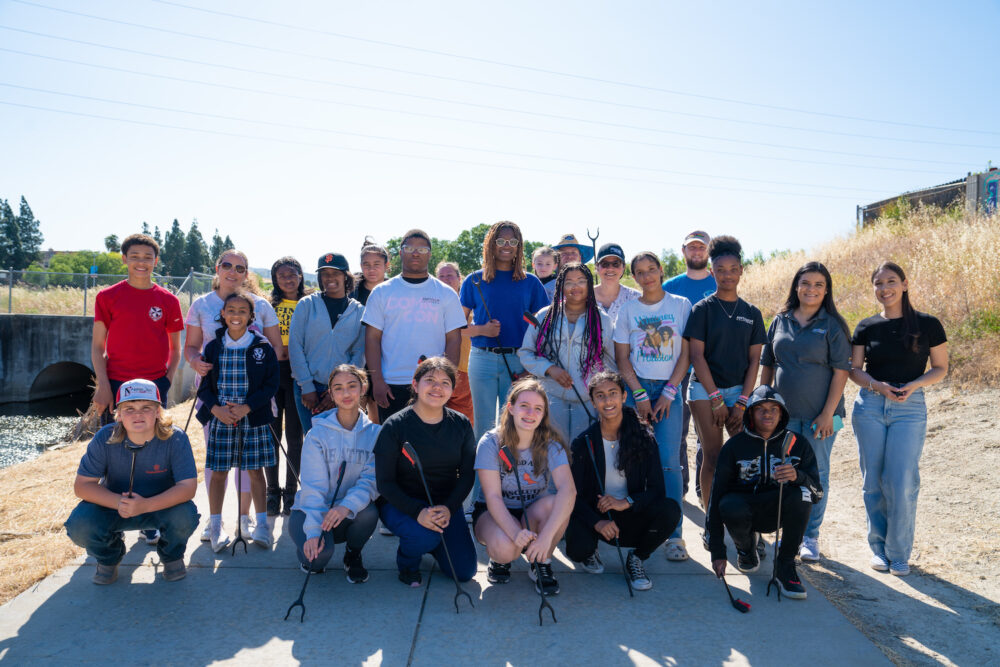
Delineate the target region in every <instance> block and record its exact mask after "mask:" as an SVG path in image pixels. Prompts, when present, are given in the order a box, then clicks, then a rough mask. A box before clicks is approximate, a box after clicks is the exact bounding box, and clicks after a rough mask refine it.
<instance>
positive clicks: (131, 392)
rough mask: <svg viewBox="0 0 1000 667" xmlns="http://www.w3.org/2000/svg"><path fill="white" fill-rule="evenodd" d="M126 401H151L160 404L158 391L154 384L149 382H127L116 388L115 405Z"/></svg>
mask: <svg viewBox="0 0 1000 667" xmlns="http://www.w3.org/2000/svg"><path fill="white" fill-rule="evenodd" d="M127 401H153V402H154V403H159V402H160V390H159V388H158V387H157V386H156V384H155V383H153V382H150V381H149V380H129V381H128V382H126V383H124V384H122V386H121V387H119V388H118V396H117V397H116V399H115V403H116V404H121V403H125V402H127Z"/></svg>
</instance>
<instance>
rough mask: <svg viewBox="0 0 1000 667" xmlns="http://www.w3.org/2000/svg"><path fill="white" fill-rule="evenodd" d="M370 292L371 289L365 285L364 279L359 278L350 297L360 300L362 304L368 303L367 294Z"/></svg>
mask: <svg viewBox="0 0 1000 667" xmlns="http://www.w3.org/2000/svg"><path fill="white" fill-rule="evenodd" d="M371 293H372V291H371V290H370V289H368V288H367V287H365V281H363V280H359V281H358V286H357V287H355V288H354V294H352V295H351V298H352V299H356V300H357V301H360V302H361V305H362V306H363V305H365V304H366V303H368V295H369V294H371Z"/></svg>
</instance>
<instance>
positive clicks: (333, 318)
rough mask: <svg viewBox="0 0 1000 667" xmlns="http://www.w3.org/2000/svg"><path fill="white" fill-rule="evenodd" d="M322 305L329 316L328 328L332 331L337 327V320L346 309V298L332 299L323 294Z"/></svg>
mask: <svg viewBox="0 0 1000 667" xmlns="http://www.w3.org/2000/svg"><path fill="white" fill-rule="evenodd" d="M323 304H324V305H325V306H326V312H327V313H329V315H330V328H331V329H332V328H334V327H335V326H337V320H339V319H340V316H341V315H343V314H344V311H345V310H346V309H347V297H346V296H345V297H343V298H342V299H332V298H330V297H328V296H327V295H325V294H324V295H323Z"/></svg>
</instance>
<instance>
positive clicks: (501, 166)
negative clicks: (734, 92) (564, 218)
mask: <svg viewBox="0 0 1000 667" xmlns="http://www.w3.org/2000/svg"><path fill="white" fill-rule="evenodd" d="M0 104H3V105H6V106H11V107H19V108H22V109H31V110H34V111H47V112H51V113H58V114H65V115H69V116H78V117H82V118H95V119H100V120H110V121H115V122H119V123H129V124H133V125H140V126H145V127H157V128H161V129H170V130H181V131H185V132H195V133H199V134H208V135H216V136H223V137H230V138H237V139H251V140H254V141H269V142H275V143H280V144H289V145H297V146H307V147H310V148H330V149H333V150H339V151H351V152H356V153H367V154H372V155H384V156H389V157H402V158H408V159H413V160H429V161H433V162H446V163H451V164H460V165H470V166H476V167H487V168H495V169H511V170H515V171H525V172H533V173H546V174H555V175H560V176H573V177H580V176H582V177H585V178H598V179H603V180H612V181H625V182H634V183H651V184H656V185H668V186H675V187H681V188H697V189H708V190H713V191H718V190H719V187H718V185H701V184H698V183H679V182H675V181H661V180H653V179H645V178H634V177H627V176H608V175H605V174H588V173H583V172H570V171H560V170H555V169H543V168H539V167H523V166H519V165H508V164H496V163H489V162H476V161H472V160H459V159H455V158H444V157H437V156H429V155H414V154H410V153H399V152H393V151H381V150H375V149H370V148H355V147H352V146H339V145H333V144H324V143H317V142H309V141H296V140H294V139H280V138H277V137H262V136H257V135H251V134H243V133H238V132H226V131H221V130H209V129H204V128H197V127H186V126H181V125H171V124H169V123H158V122H154V121H144V120H134V119H131V118H120V117H116V116H107V115H104V114H94V113H86V112H82V111H69V110H66V109H54V108H51V107H43V106H37V105H32V104H22V103H19V102H9V101H6V100H0ZM726 190H727V191H734V192H752V193H757V194H770V195H782V196H793V197H809V198H819V199H838V200H848V201H857V198H855V197H846V196H841V195H826V194H815V193H808V192H782V191H777V190H758V189H754V188H739V187H727V188H726Z"/></svg>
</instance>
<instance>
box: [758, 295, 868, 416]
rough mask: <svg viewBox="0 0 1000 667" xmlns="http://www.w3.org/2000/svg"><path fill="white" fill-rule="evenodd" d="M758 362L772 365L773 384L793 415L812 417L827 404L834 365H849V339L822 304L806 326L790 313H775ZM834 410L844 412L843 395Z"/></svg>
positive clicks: (845, 367)
mask: <svg viewBox="0 0 1000 667" xmlns="http://www.w3.org/2000/svg"><path fill="white" fill-rule="evenodd" d="M760 363H761V365H763V366H772V367H774V369H775V374H774V388H775V389H776V390H777V391H778V393H780V394H781V395H782V396H783V397H784V399H785V403H786V405H787V407H788V412H789V413H790V415H791V417H792V419H804V420H811V419H815V418H816V417H818V416H819V413H821V412H822V411H823V406H824V405H826V396H827V394H828V393H829V390H830V380H832V379H833V371H834V369H841V370H849V369H850V367H851V341H850V339H849V338H848V336H847V333H846V332H845V331H844V329H843V327H841V326H840V323H839V322H838V321H837V320H836V319H835V318H833V317H830V315H829V314H828V313H827V312H826V310H825V309H823V308H820V310H819V312H818V313H816V317H814V318H813V320H812V322H810V323H809V324H808V325H806V326H805V327H802V326H799V322H798V320H796V319H795V316H794V315H792V314H791V313H778V315H776V316H775V318H774V320H773V321H772V322H771V326H770V328H768V330H767V343H765V344H764V352H763V354H761V358H760ZM836 414H838V415H840V416H841V417H843V416H844V397H843V396H841V397H840V402H839V403H838V404H837V410H836Z"/></svg>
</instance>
